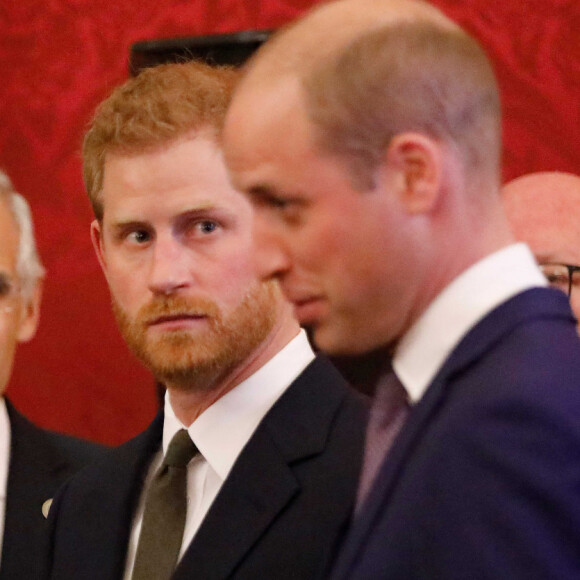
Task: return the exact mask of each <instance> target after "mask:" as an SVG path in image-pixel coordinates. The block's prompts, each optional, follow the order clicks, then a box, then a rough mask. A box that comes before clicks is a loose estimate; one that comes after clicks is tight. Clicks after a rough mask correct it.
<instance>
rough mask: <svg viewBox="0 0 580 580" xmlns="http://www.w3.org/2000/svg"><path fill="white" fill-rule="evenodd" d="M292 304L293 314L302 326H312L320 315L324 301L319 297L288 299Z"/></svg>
mask: <svg viewBox="0 0 580 580" xmlns="http://www.w3.org/2000/svg"><path fill="white" fill-rule="evenodd" d="M290 301H291V302H292V304H294V314H295V315H296V318H298V321H299V322H300V323H302V324H314V323H316V322H317V321H318V320H319V319H320V317H321V315H322V310H323V307H324V301H323V299H322V297H320V296H308V297H300V298H290Z"/></svg>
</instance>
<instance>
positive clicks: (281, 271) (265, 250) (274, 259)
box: [253, 212, 292, 280]
mask: <svg viewBox="0 0 580 580" xmlns="http://www.w3.org/2000/svg"><path fill="white" fill-rule="evenodd" d="M257 213H258V214H259V212H257ZM253 232H254V247H255V250H254V264H255V269H256V272H257V274H258V277H259V278H260V279H262V280H269V279H271V278H283V277H284V275H285V274H286V272H287V271H288V270H290V268H291V266H292V261H291V255H290V252H289V249H288V247H287V244H286V240H285V238H284V236H283V235H282V233H281V232H279V231H277V230H276V229H275V228H274V227H273V226H270V225H269V224H268V223H267V222H266V220H265V218H263V217H261V216H260V215H256V216H255V219H254V230H253Z"/></svg>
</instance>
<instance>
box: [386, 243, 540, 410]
mask: <svg viewBox="0 0 580 580" xmlns="http://www.w3.org/2000/svg"><path fill="white" fill-rule="evenodd" d="M546 284H547V282H546V279H545V278H544V276H543V275H542V273H541V272H540V270H539V268H538V265H537V263H536V261H535V259H534V256H533V255H532V253H531V251H530V250H529V248H528V247H527V246H526V245H525V244H523V243H518V244H512V245H510V246H507V247H505V248H503V249H501V250H499V251H497V252H494V253H493V254H491V255H489V256H487V257H486V258H484V259H482V260H480V261H479V262H477V263H475V264H474V265H473V266H471V267H469V268H468V269H467V270H465V271H464V272H462V273H461V274H460V275H459V276H458V277H457V278H455V280H453V281H452V282H451V284H449V285H448V286H447V287H446V288H445V289H444V290H443V291H442V292H441V293H440V294H439V295H438V296H437V297H436V298H435V300H433V302H431V304H430V305H429V306H428V308H427V310H425V312H424V313H423V314H422V315H421V316H420V317H419V319H418V320H417V321H416V322H415V324H414V325H413V326H412V327H411V328H410V329H409V331H408V332H407V333H406V334H405V335H404V336H403V337H402V338H401V340H400V341H399V344H398V345H397V348H396V350H395V354H394V356H393V369H394V370H395V373H396V374H397V376H398V377H399V379H400V381H401V382H402V383H403V386H404V387H405V390H406V391H407V393H408V395H409V401H410V403H411V404H414V403H417V402H419V400H420V399H421V397H422V396H423V395H424V393H425V391H426V390H427V387H428V386H429V385H430V384H431V382H432V381H433V379H434V378H435V375H436V374H437V372H438V371H439V369H440V368H441V366H442V365H443V363H444V362H445V360H446V359H447V358H448V357H449V355H450V354H451V352H452V351H453V349H454V348H455V347H456V346H457V345H458V344H459V342H460V341H461V339H462V338H463V337H464V336H465V335H466V334H467V333H468V332H469V331H470V330H471V328H473V327H474V326H475V325H476V324H477V323H478V322H479V321H480V320H481V319H482V318H484V317H485V316H486V315H487V314H489V313H490V312H491V311H492V310H493V309H494V308H496V307H497V306H499V305H500V304H502V303H503V302H505V301H506V300H508V299H509V298H511V297H513V296H515V295H516V294H519V293H520V292H523V291H524V290H527V289H529V288H533V287H536V286H546Z"/></svg>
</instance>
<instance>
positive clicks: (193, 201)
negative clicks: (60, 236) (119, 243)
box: [103, 136, 247, 221]
mask: <svg viewBox="0 0 580 580" xmlns="http://www.w3.org/2000/svg"><path fill="white" fill-rule="evenodd" d="M103 202H104V208H105V214H104V215H105V221H106V219H107V216H112V215H114V216H116V217H121V216H120V214H122V213H131V214H133V213H144V212H150V211H155V212H159V213H164V214H172V213H175V212H180V211H187V210H188V209H190V206H192V205H193V206H195V207H198V206H199V207H202V206H220V207H224V208H232V209H235V210H237V211H242V210H243V206H244V205H245V204H247V202H246V200H245V199H244V198H243V196H241V195H240V194H239V193H238V192H237V191H235V190H234V188H233V187H232V185H231V183H230V181H229V176H228V174H227V171H226V168H225V164H224V161H223V155H222V152H221V149H220V147H218V145H217V144H216V142H215V140H214V139H213V138H210V137H205V136H195V137H187V138H183V139H180V140H177V141H173V142H170V143H168V144H166V145H164V146H162V147H158V148H155V149H154V150H152V151H147V152H143V153H139V154H135V155H117V154H109V155H108V156H107V158H106V160H105V174H104V180H103ZM128 217H130V216H128Z"/></svg>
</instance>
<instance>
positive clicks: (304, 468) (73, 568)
mask: <svg viewBox="0 0 580 580" xmlns="http://www.w3.org/2000/svg"><path fill="white" fill-rule="evenodd" d="M366 407H367V404H366V402H365V401H363V400H362V399H361V396H360V395H358V394H356V393H354V392H353V391H351V390H350V388H349V387H347V385H346V383H345V382H344V381H343V379H342V378H341V377H340V375H339V374H338V373H337V371H336V370H335V369H334V367H332V365H331V364H330V363H329V362H328V361H326V360H324V359H322V358H317V359H316V360H315V361H313V362H312V363H311V364H310V365H309V366H308V367H307V368H306V369H305V371H304V372H303V373H302V374H301V375H300V376H299V377H298V378H297V379H296V381H294V383H293V384H292V385H291V386H290V387H289V388H288V390H287V391H286V392H285V393H284V394H283V395H282V396H281V397H280V399H279V400H278V401H277V402H276V404H275V405H274V406H273V407H272V409H271V410H270V411H269V413H268V414H267V415H266V416H265V417H264V419H263V420H262V422H261V423H260V425H259V426H258V428H257V430H256V431H255V433H254V434H253V435H252V437H251V438H250V440H249V441H248V443H247V445H246V447H245V448H244V450H243V451H242V453H241V455H240V456H239V457H238V459H237V461H236V463H235V465H234V467H233V468H232V470H231V472H230V474H229V476H228V478H227V479H226V481H225V482H224V484H223V486H222V488H221V490H220V492H219V494H218V496H217V497H216V499H215V501H214V503H213V505H212V506H211V508H210V510H209V512H208V514H207V516H206V518H205V519H204V521H203V523H202V525H201V527H200V529H199V531H198V533H197V534H196V536H195V537H194V539H193V541H192V543H191V545H190V546H189V549H188V550H187V552H186V553H185V555H184V557H183V559H182V560H181V562H180V564H179V566H178V568H177V570H176V572H175V574H174V579H175V580H183V579H185V578H193V577H195V578H200V579H203V580H218V579H226V578H228V579H232V578H235V579H236V580H243V579H245V580H284V579H287V580H296V579H300V580H308V579H310V578H317V577H319V576H320V575H321V573H322V571H323V569H324V567H325V564H326V565H327V562H326V560H327V558H328V556H329V554H330V551H331V549H332V547H333V545H334V544H335V542H336V541H337V538H338V537H339V535H340V533H341V532H342V531H343V529H344V527H345V525H346V523H347V520H348V519H349V517H350V512H351V509H352V504H353V501H354V497H355V493H356V488H357V480H358V473H359V469H360V462H361V456H362V448H363V440H364V423H365V421H366V414H367V410H366ZM162 424H163V417H162V415H159V416H158V417H157V418H156V419H155V421H154V422H153V423H152V425H151V426H150V427H149V429H148V430H147V431H145V432H144V433H142V434H141V435H140V436H138V437H137V438H136V439H134V440H132V441H130V442H128V443H127V444H125V445H124V446H121V447H120V448H118V449H117V450H114V452H113V454H112V455H111V456H110V458H109V460H108V461H106V462H101V463H100V464H99V465H95V466H93V467H92V468H89V469H87V470H84V471H83V472H82V473H80V474H79V475H78V476H77V477H75V478H73V479H72V480H71V481H70V482H69V483H68V484H67V486H66V487H65V488H64V489H63V490H62V492H61V493H59V496H58V497H57V499H56V500H55V502H54V504H53V507H52V510H51V514H50V519H51V527H52V528H53V530H52V531H53V533H52V555H53V559H52V561H53V565H52V574H51V575H50V578H52V579H54V580H70V579H72V578H74V579H75V580H89V579H94V580H118V579H120V578H122V575H123V571H124V565H125V557H126V549H127V545H128V541H129V534H130V530H131V526H132V519H133V513H134V509H135V505H136V502H137V500H138V498H139V494H140V492H141V489H142V480H143V477H144V475H145V473H146V470H147V466H148V464H149V462H150V460H151V456H152V454H153V453H154V452H155V451H157V450H158V449H159V447H160V444H161V436H162ZM224 428H227V426H226V425H224Z"/></svg>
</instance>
